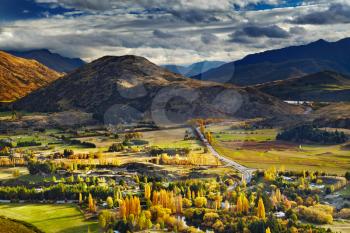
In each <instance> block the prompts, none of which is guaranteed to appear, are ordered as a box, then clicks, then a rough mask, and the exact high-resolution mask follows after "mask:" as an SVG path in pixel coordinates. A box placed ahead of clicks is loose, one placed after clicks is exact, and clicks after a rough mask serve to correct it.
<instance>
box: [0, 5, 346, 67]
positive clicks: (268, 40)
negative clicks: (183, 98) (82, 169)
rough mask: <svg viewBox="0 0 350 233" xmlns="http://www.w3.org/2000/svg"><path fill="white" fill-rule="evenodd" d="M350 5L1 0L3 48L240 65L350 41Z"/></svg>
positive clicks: (91, 56) (0, 46)
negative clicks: (275, 53) (255, 56)
mask: <svg viewBox="0 0 350 233" xmlns="http://www.w3.org/2000/svg"><path fill="white" fill-rule="evenodd" d="M349 26H350V0H331V1H329V0H129V1H124V0H0V49H2V50H21V51H22V50H30V49H42V48H46V49H49V50H50V51H52V52H56V53H59V54H61V55H64V56H68V57H80V58H82V59H84V60H86V61H88V62H89V61H92V60H94V59H97V58H99V57H102V56H104V55H115V56H121V55H125V54H133V55H138V56H143V57H146V58H148V59H149V60H151V61H152V62H155V63H156V64H159V65H161V64H191V63H194V62H199V61H203V60H216V61H233V60H237V59H240V58H242V57H244V56H245V55H247V54H251V53H257V52H261V51H265V50H270V49H275V48H282V47H286V46H291V45H300V44H306V43H309V42H312V41H316V40H318V39H325V40H328V41H336V40H339V39H342V38H345V37H349V36H350V27H349Z"/></svg>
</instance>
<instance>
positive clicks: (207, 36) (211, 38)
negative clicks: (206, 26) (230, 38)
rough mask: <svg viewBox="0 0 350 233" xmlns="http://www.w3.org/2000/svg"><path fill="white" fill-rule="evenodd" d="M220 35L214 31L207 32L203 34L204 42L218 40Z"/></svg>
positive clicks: (208, 42)
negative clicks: (216, 34) (213, 32)
mask: <svg viewBox="0 0 350 233" xmlns="http://www.w3.org/2000/svg"><path fill="white" fill-rule="evenodd" d="M218 39H219V38H218V37H217V36H215V35H214V34H212V33H208V32H205V33H203V34H202V36H201V40H202V42H203V43H204V44H211V43H214V42H217V41H218Z"/></svg>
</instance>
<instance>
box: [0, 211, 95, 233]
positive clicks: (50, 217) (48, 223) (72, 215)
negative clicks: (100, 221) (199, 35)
mask: <svg viewBox="0 0 350 233" xmlns="http://www.w3.org/2000/svg"><path fill="white" fill-rule="evenodd" d="M0 212H1V215H3V216H5V217H9V218H13V219H17V220H21V221H25V222H28V223H31V224H33V225H34V226H36V227H38V228H39V229H40V230H42V231H44V232H47V233H83V232H87V230H88V227H89V226H90V230H91V231H92V232H95V231H97V223H96V222H93V221H85V220H84V217H83V215H82V214H81V212H80V211H79V210H78V209H77V208H76V207H75V206H74V205H49V204H0Z"/></svg>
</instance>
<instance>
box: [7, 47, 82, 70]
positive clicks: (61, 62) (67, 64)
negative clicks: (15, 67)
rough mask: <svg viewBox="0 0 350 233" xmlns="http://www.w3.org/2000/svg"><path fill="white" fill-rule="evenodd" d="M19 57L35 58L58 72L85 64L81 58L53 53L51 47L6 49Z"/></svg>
mask: <svg viewBox="0 0 350 233" xmlns="http://www.w3.org/2000/svg"><path fill="white" fill-rule="evenodd" d="M6 52H7V53H10V54H12V55H14V56H17V57H22V58H27V59H34V60H37V61H38V62H40V63H42V64H44V65H45V66H47V67H49V68H51V69H53V70H56V71H58V72H66V73H67V72H71V71H72V70H75V69H76V68H79V67H81V66H82V65H84V64H85V62H84V61H83V60H81V59H80V58H68V57H64V56H62V55H60V54H58V53H53V52H51V51H50V50H49V49H46V48H42V49H33V50H22V51H14V50H12V51H6Z"/></svg>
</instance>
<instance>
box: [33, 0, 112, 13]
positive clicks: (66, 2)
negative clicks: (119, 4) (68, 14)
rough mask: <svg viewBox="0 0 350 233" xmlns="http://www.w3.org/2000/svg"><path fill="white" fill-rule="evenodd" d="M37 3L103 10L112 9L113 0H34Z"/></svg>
mask: <svg viewBox="0 0 350 233" xmlns="http://www.w3.org/2000/svg"><path fill="white" fill-rule="evenodd" d="M36 2H37V3H50V4H53V5H59V6H62V7H67V8H75V9H79V10H93V11H105V10H110V9H112V6H113V4H112V3H113V0H36Z"/></svg>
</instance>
